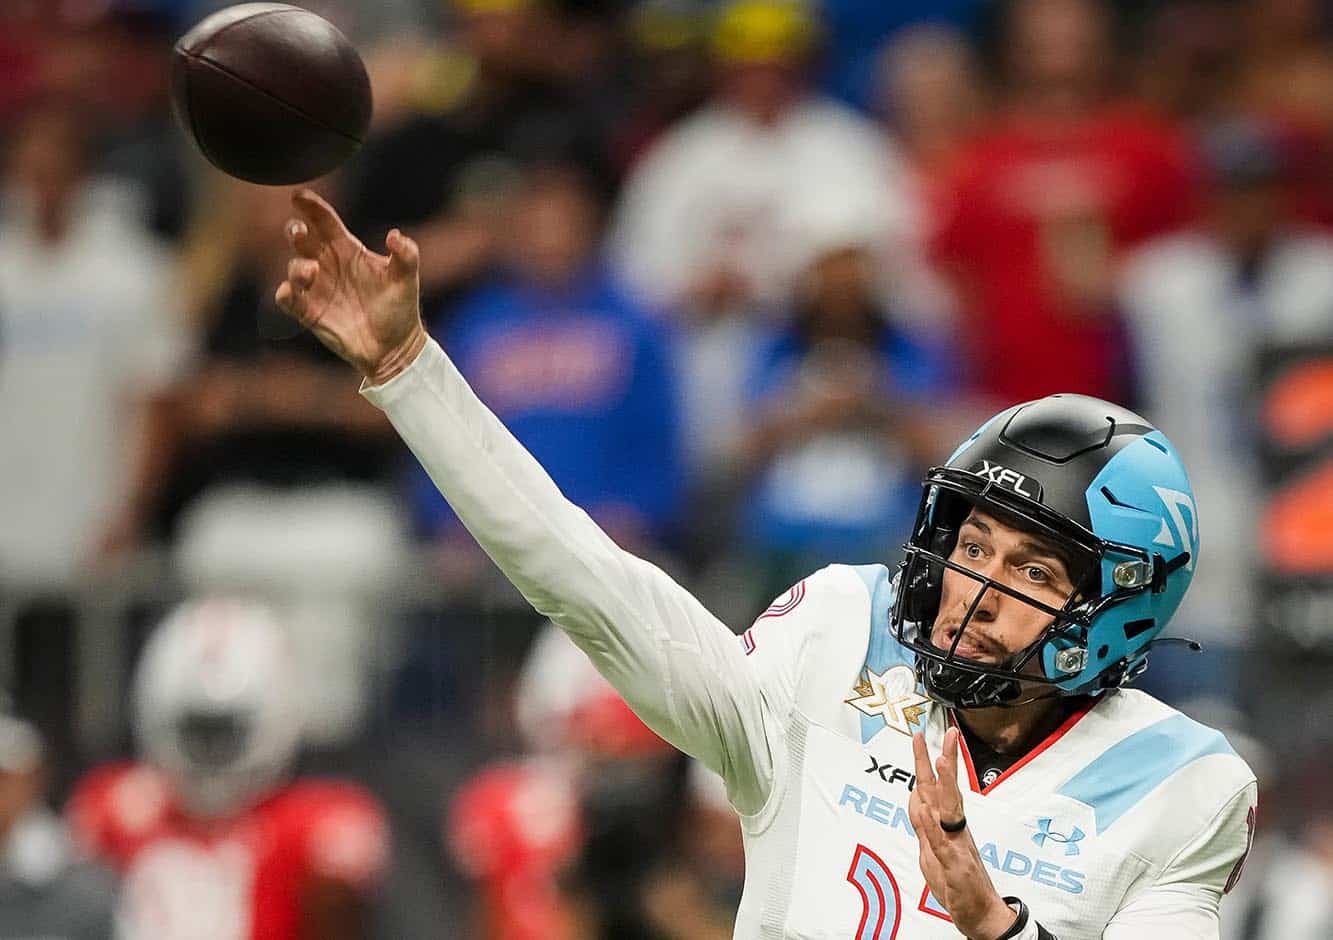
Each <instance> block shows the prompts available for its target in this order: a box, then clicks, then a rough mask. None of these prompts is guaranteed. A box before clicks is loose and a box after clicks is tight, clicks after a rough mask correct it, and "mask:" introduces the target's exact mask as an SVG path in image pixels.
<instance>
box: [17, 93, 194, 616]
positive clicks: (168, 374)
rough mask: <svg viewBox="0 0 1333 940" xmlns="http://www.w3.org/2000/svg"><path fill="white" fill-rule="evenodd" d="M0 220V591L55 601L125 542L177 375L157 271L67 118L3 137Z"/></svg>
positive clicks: (61, 113) (159, 459)
mask: <svg viewBox="0 0 1333 940" xmlns="http://www.w3.org/2000/svg"><path fill="white" fill-rule="evenodd" d="M12 142H13V143H12V146H11V147H10V151H9V155H8V156H9V159H8V161H7V166H6V170H5V175H4V185H5V191H4V200H5V207H4V210H3V213H0V357H3V359H2V361H0V436H3V439H4V440H5V441H7V442H8V444H7V446H5V447H4V448H3V450H2V451H0V516H3V518H4V520H5V524H4V525H3V526H0V578H2V579H4V580H5V581H8V582H10V583H11V584H14V585H17V586H21V587H24V588H28V589H35V588H44V589H49V590H53V591H57V592H58V591H64V590H67V589H68V588H70V587H71V586H72V585H73V584H75V583H76V582H77V581H78V579H79V578H80V577H81V576H82V575H83V574H84V573H85V572H86V571H87V568H86V567H85V566H86V565H87V564H88V562H89V561H91V560H93V559H94V558H95V557H96V556H98V555H99V553H103V552H106V551H109V550H111V549H114V548H121V547H124V546H126V545H128V544H131V543H133V542H134V541H135V540H136V539H137V538H138V537H139V535H140V532H141V528H142V523H143V521H144V517H145V514H146V512H147V511H148V510H149V509H150V508H151V505H152V502H153V499H154V496H155V489H156V486H157V482H158V480H159V478H160V476H161V472H162V467H163V464H164V463H165V460H166V458H167V451H166V448H165V442H166V436H165V434H164V432H163V427H164V425H163V420H164V417H163V414H162V413H161V412H162V408H161V407H160V395H161V393H162V391H163V390H164V388H165V386H166V384H167V383H168V382H169V381H171V380H173V379H174V378H175V377H176V375H177V374H178V373H179V371H180V367H181V365H182V353H183V351H184V344H183V341H182V333H183V330H182V325H181V324H180V323H178V322H176V315H175V310H176V304H175V302H174V300H173V298H172V297H171V294H170V287H171V285H170V274H171V271H172V258H171V256H170V255H169V254H167V253H166V252H165V251H164V249H163V248H162V247H161V246H160V245H158V244H156V243H154V242H153V241H152V240H150V239H149V238H148V237H147V236H146V235H145V234H144V233H143V230H142V229H141V228H140V227H139V225H138V224H137V218H138V216H137V213H136V211H135V205H136V203H135V199H134V196H133V194H132V193H128V192H127V191H126V189H125V187H124V186H122V185H120V184H118V183H116V182H114V181H111V180H107V179H103V178H98V177H94V176H91V175H90V173H89V167H88V160H89V152H88V142H87V139H86V137H85V135H84V133H83V128H82V124H81V121H80V117H79V115H78V114H77V113H75V112H73V111H71V110H67V109H64V108H62V107H60V106H59V105H57V104H56V103H54V102H52V103H50V104H47V105H43V106H40V107H37V108H35V109H34V110H32V111H30V112H29V113H28V115H27V117H26V118H25V119H24V120H23V121H22V122H21V123H20V124H19V125H18V127H17V129H16V131H15V133H14V135H13V138H12Z"/></svg>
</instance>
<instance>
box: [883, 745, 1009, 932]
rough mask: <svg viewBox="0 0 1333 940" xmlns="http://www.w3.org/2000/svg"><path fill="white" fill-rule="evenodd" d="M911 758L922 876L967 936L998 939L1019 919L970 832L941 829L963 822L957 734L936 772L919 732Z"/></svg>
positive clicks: (911, 808) (912, 812)
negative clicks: (913, 759) (991, 876)
mask: <svg viewBox="0 0 1333 940" xmlns="http://www.w3.org/2000/svg"><path fill="white" fill-rule="evenodd" d="M912 754H913V756H914V757H915V759H916V785H915V786H914V787H913V788H912V796H911V798H910V799H909V800H908V803H907V811H908V812H907V814H908V816H909V817H910V818H911V820H912V828H913V829H914V830H915V831H916V837H917V845H918V847H919V850H920V862H921V874H922V875H924V876H925V878H926V884H927V885H928V886H929V887H930V892H931V894H933V895H935V899H936V900H937V901H939V902H940V904H942V905H943V906H944V909H945V910H946V911H948V912H949V916H950V917H952V918H953V922H954V926H955V927H957V928H958V931H959V932H960V933H961V934H963V936H965V937H968V938H969V940H993V938H995V937H999V936H1000V935H1002V934H1003V933H1004V932H1005V931H1006V930H1008V929H1009V927H1010V926H1011V925H1012V924H1013V922H1014V918H1015V917H1016V915H1015V914H1014V911H1013V909H1012V908H1010V907H1009V906H1008V905H1007V904H1005V903H1004V899H1003V898H1001V897H1000V894H999V892H998V891H996V890H995V886H994V885H993V884H992V883H991V880H990V875H988V874H986V868H985V866H984V865H983V864H982V861H981V854H980V853H979V852H978V851H977V845H976V843H975V842H974V841H972V832H971V829H970V827H964V828H963V829H961V830H960V831H958V832H946V831H945V830H944V829H943V828H942V827H941V826H940V822H941V821H944V822H948V823H951V824H952V823H957V822H958V821H959V820H961V819H963V818H964V816H963V794H962V792H961V791H960V790H959V789H958V729H957V728H950V729H949V730H948V731H946V732H945V733H944V753H943V754H941V755H940V757H939V759H938V761H937V762H936V765H935V767H934V768H932V767H931V763H930V753H929V752H928V751H927V750H926V738H925V735H923V734H921V733H920V732H917V733H916V734H914V735H912ZM936 771H938V775H937V774H936Z"/></svg>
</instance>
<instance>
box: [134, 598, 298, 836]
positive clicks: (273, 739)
mask: <svg viewBox="0 0 1333 940" xmlns="http://www.w3.org/2000/svg"><path fill="white" fill-rule="evenodd" d="M290 672H291V663H290V661H289V656H288V653H287V649H286V643H285V638H284V636H283V632H282V629H281V627H280V626H279V625H278V623H277V620H276V619H275V617H274V615H273V614H272V612H270V611H269V610H268V609H267V608H265V607H262V606H259V605H257V604H253V603H249V602H245V601H238V600H228V599H215V600H204V601H194V602H189V603H186V604H184V605H182V606H181V607H178V608H177V609H176V610H175V611H173V612H172V613H171V614H170V615H169V616H168V617H167V619H166V620H164V621H163V622H162V625H161V626H159V627H158V628H157V630H156V632H155V633H154V634H153V636H152V637H151V639H149V641H148V645H147V647H146V648H145V650H144V654H143V658H142V659H141V660H140V662H139V668H138V671H137V674H136V676H135V703H134V705H135V715H134V724H135V734H136V737H137V738H138V743H139V748H140V750H141V751H142V752H143V754H144V756H145V757H146V758H147V760H148V761H149V762H150V763H152V764H154V765H155V766H156V767H158V768H159V769H160V770H162V771H163V772H165V773H166V774H167V776H168V777H170V778H171V781H172V783H173V784H174V786H175V787H176V790H177V792H178V795H179V797H180V799H181V802H182V804H183V805H184V807H185V809H186V810H187V811H188V812H190V813H191V814H194V815H198V816H205V817H220V816H226V815H230V814H232V813H235V812H237V811H239V810H241V809H244V808H245V807H246V806H248V805H250V804H251V803H252V802H254V801H255V800H256V799H258V798H260V797H261V796H262V795H263V794H264V793H265V792H266V791H268V790H269V789H270V788H272V787H273V786H274V785H275V784H276V783H277V782H278V781H279V780H280V779H281V778H282V777H283V776H284V775H285V774H286V773H287V771H288V769H289V768H290V766H291V764H292V761H293V759H294V758H295V755H296V748H297V744H298V742H299V739H300V730H301V729H300V715H299V711H298V707H297V704H296V701H295V699H294V698H293V684H292V678H291V674H290Z"/></svg>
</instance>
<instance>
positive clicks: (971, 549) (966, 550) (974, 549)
mask: <svg viewBox="0 0 1333 940" xmlns="http://www.w3.org/2000/svg"><path fill="white" fill-rule="evenodd" d="M963 554H964V555H966V556H967V557H968V558H974V559H975V558H980V557H981V555H982V551H981V546H980V545H978V544H977V543H976V542H964V543H963Z"/></svg>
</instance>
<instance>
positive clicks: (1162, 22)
mask: <svg viewBox="0 0 1333 940" xmlns="http://www.w3.org/2000/svg"><path fill="white" fill-rule="evenodd" d="M1242 20H1243V17H1242V15H1241V13H1240V5H1239V4H1235V3H1231V2H1229V0H1170V2H1167V3H1162V4H1155V5H1153V8H1152V9H1151V10H1150V12H1149V15H1148V20H1147V23H1146V24H1145V27H1144V31H1143V46H1142V48H1141V49H1140V50H1138V52H1137V54H1136V55H1135V56H1134V60H1135V62H1136V64H1138V65H1139V68H1138V69H1137V72H1136V74H1137V77H1138V82H1137V86H1138V87H1137V90H1138V92H1139V94H1140V95H1141V96H1142V97H1143V99H1144V100H1145V101H1146V102H1148V103H1149V104H1150V105H1152V106H1153V107H1154V108H1156V109H1157V110H1158V111H1160V112H1161V113H1162V114H1163V115H1164V116H1166V117H1168V118H1170V119H1172V120H1173V121H1176V122H1180V123H1205V122H1208V121H1215V120H1218V119H1220V118H1222V117H1224V116H1225V115H1226V114H1228V113H1229V112H1230V111H1232V110H1233V109H1234V106H1235V95H1236V79H1237V72H1238V71H1239V68H1240V63H1241V57H1242V50H1243V45H1244V40H1245V38H1246V37H1245V32H1244V30H1243V28H1242V26H1243V24H1242Z"/></svg>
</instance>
